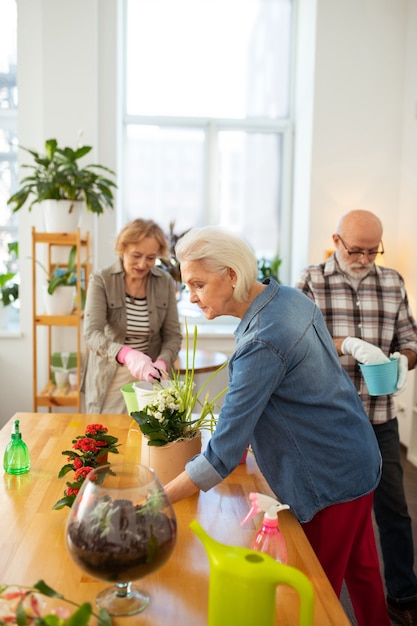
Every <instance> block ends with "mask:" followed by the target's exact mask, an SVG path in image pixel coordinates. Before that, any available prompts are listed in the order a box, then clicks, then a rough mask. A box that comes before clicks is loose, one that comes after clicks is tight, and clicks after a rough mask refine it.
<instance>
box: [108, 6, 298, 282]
mask: <svg viewBox="0 0 417 626" xmlns="http://www.w3.org/2000/svg"><path fill="white" fill-rule="evenodd" d="M292 3H293V6H292V15H291V33H290V37H291V49H290V67H289V85H288V89H289V98H288V101H289V105H288V116H287V117H281V118H276V119H272V118H267V117H257V118H234V119H232V118H217V117H216V118H212V117H186V116H159V115H132V114H129V113H127V102H126V91H127V90H126V88H125V85H126V67H127V64H126V57H127V49H126V45H125V42H127V36H126V29H127V4H128V0H123V5H122V6H123V10H122V26H121V28H122V42H123V43H122V45H123V49H122V54H121V59H122V64H123V65H122V72H121V76H122V85H121V108H122V116H121V118H122V122H121V126H122V133H121V137H122V142H123V144H124V142H125V138H126V129H127V127H129V126H156V127H160V128H171V129H198V130H201V131H203V132H204V134H205V137H206V143H205V145H206V158H205V172H204V176H205V177H206V178H205V180H206V181H207V189H206V191H205V192H204V193H205V196H204V206H203V212H204V219H205V221H206V223H210V216H211V215H213V214H214V215H215V214H216V212H217V211H216V205H217V200H218V198H217V190H218V185H217V184H216V183H217V178H216V172H215V165H214V164H215V163H216V158H217V135H218V133H219V132H221V131H241V132H246V133H269V134H279V135H280V136H281V138H282V171H281V180H280V185H281V194H280V196H281V197H280V214H279V223H280V228H279V236H278V242H277V254H278V255H279V257H280V258H282V259H283V263H282V265H281V267H280V280H281V282H282V283H286V284H288V283H289V278H290V265H291V263H290V260H291V253H292V250H291V248H292V246H291V241H292V228H291V225H292V195H293V194H292V191H293V190H292V181H293V170H294V162H293V154H294V112H293V111H294V85H295V50H296V43H295V36H296V10H297V0H292ZM123 152H124V150H123V148H122V150H121V154H123ZM123 169H124V167H123V158H122V160H121V170H122V171H123ZM122 179H123V173H122ZM119 197H120V201H121V202H120V205H121V207H122V209H121V211H122V215H121V216H120V217H121V221H122V223H124V222H125V221H126V215H125V214H123V207H124V206H125V202H124V190H123V189H120V190H119Z"/></svg>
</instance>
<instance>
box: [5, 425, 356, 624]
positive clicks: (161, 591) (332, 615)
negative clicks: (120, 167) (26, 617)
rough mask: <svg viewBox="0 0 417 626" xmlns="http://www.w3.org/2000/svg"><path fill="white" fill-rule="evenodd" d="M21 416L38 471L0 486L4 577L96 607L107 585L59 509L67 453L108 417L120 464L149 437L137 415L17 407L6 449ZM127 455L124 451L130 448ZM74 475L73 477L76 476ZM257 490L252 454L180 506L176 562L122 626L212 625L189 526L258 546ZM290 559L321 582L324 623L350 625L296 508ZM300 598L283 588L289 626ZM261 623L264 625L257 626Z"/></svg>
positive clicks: (281, 618) (318, 620)
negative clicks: (85, 559)
mask: <svg viewBox="0 0 417 626" xmlns="http://www.w3.org/2000/svg"><path fill="white" fill-rule="evenodd" d="M13 419H19V420H20V427H21V432H22V435H23V439H24V441H26V443H27V445H28V447H29V450H30V455H31V469H30V472H29V473H27V474H23V475H21V476H10V475H8V474H4V475H3V477H2V481H1V483H0V511H1V515H0V583H6V584H24V585H33V584H34V583H35V582H37V581H38V580H39V579H43V580H45V582H46V583H47V584H49V585H50V586H51V587H53V588H54V589H55V590H57V591H59V592H61V593H63V594H64V595H65V596H66V597H67V598H70V599H72V600H75V601H76V602H83V601H90V602H92V603H93V604H94V598H95V596H96V594H97V593H98V592H99V591H100V590H101V589H103V588H104V587H105V586H107V585H106V583H104V582H100V581H96V580H94V579H93V578H91V577H90V576H87V575H86V574H84V573H83V572H82V571H81V570H80V569H78V568H77V567H76V565H74V564H73V562H72V561H71V559H70V557H69V555H68V553H67V551H66V548H65V540H64V528H65V522H66V519H67V516H68V511H69V509H68V508H65V509H62V510H60V511H55V510H52V506H53V504H54V503H55V502H56V501H57V500H58V499H59V498H60V497H61V496H62V495H63V490H64V487H65V479H59V478H57V473H58V471H59V469H60V468H61V466H62V465H63V464H64V462H65V460H66V459H65V457H64V456H63V455H62V454H61V452H62V450H65V449H70V448H71V445H72V444H71V442H72V440H73V439H74V438H75V437H76V436H77V435H81V434H83V433H84V429H85V425H86V424H89V423H97V422H98V423H102V424H104V425H105V426H107V427H108V428H109V434H112V435H114V436H116V437H119V441H120V443H121V444H122V446H121V448H120V452H121V454H120V455H119V456H115V455H110V458H109V460H110V462H117V461H118V460H122V457H123V458H124V459H126V460H128V461H136V460H137V459H138V458H139V446H140V443H139V442H140V436H139V433H138V432H137V431H136V430H135V429H134V428H132V429H130V426H131V424H132V423H131V420H130V417H128V416H127V415H81V414H70V415H64V414H52V413H17V414H16V415H15V416H14V417H13V418H12V419H11V420H10V421H9V423H8V424H6V425H5V426H4V428H3V429H2V430H1V431H0V454H1V455H3V453H4V449H5V447H6V445H7V443H8V441H9V439H10V433H11V430H12V422H13ZM122 453H123V454H122ZM70 476H71V475H70ZM250 491H259V492H262V493H270V492H269V489H268V488H267V486H266V485H265V482H264V479H263V477H262V475H261V474H260V472H259V469H258V467H257V465H256V462H255V460H254V458H253V456H252V455H248V459H247V462H246V464H244V465H240V466H239V467H237V468H236V470H235V471H234V472H233V473H232V474H231V475H230V476H229V477H228V478H227V479H226V480H225V481H223V483H222V484H220V485H218V486H217V487H215V488H214V489H211V490H210V491H209V492H207V493H200V494H198V495H195V496H193V497H191V498H188V499H186V500H183V501H182V502H178V503H177V504H175V505H174V509H175V513H176V516H177V522H178V540H177V545H176V548H175V551H174V554H173V556H172V557H171V559H170V560H169V561H168V562H167V563H166V564H165V565H164V566H163V567H162V568H161V569H160V570H159V571H157V572H155V573H154V574H152V575H150V576H148V577H146V578H145V579H144V580H143V586H144V587H146V588H147V589H148V590H149V591H150V593H151V598H152V599H151V603H150V605H149V606H148V607H147V609H146V610H145V611H144V612H143V613H141V614H139V615H136V616H134V617H123V618H113V624H114V625H115V626H133V625H134V624H135V625H139V624H140V625H143V626H177V625H180V624H181V626H203V625H206V624H207V598H208V580H209V566H208V559H207V555H206V552H205V550H204V548H203V545H202V544H201V542H200V540H199V539H198V538H197V537H196V535H195V534H194V533H193V532H192V531H191V530H190V528H189V523H190V522H191V521H192V520H193V519H198V520H199V521H200V523H201V525H202V526H203V528H204V529H205V530H206V531H207V532H208V533H209V534H210V535H211V536H212V537H214V538H215V539H217V540H218V541H221V542H222V543H225V544H229V545H244V546H249V545H250V542H251V540H252V538H253V536H254V534H255V532H256V530H257V529H258V528H259V526H260V523H261V517H260V516H259V515H258V516H256V519H255V520H251V521H250V522H248V523H247V524H246V525H245V526H244V527H241V526H240V521H241V520H242V519H243V518H244V517H245V515H246V513H247V511H248V507H249V499H248V494H249V492H250ZM280 520H281V523H280V527H281V530H282V531H283V533H284V536H285V539H286V542H287V549H288V559H289V563H290V564H291V565H293V566H295V567H297V568H299V569H300V570H302V571H303V572H304V573H305V574H306V575H307V576H308V578H309V579H310V580H311V581H312V583H313V586H314V589H315V593H316V602H315V621H314V624H315V625H316V626H349V624H350V622H349V620H348V619H347V617H346V614H345V613H344V611H343V608H342V606H341V605H340V603H339V601H338V599H337V597H336V595H335V594H334V592H333V590H332V588H331V586H330V584H329V582H328V580H327V578H326V576H325V574H324V572H323V570H322V568H321V566H320V564H319V563H318V561H317V559H316V557H315V555H314V553H313V551H312V549H311V547H310V544H309V543H308V541H307V539H306V537H305V535H304V533H303V531H302V529H301V527H300V525H299V523H298V522H297V520H296V519H295V517H294V516H293V515H292V513H291V512H290V511H283V512H281V513H280ZM298 605H299V600H298V596H297V594H296V592H295V591H294V590H292V589H290V588H288V587H286V586H280V587H279V588H278V590H277V621H276V624H277V625H279V626H295V625H296V624H298ZM254 626H262V625H261V624H259V625H258V624H256V625H255V624H254Z"/></svg>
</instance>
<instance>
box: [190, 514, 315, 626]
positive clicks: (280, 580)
mask: <svg viewBox="0 0 417 626" xmlns="http://www.w3.org/2000/svg"><path fill="white" fill-rule="evenodd" d="M190 528H191V530H192V531H193V532H194V533H195V534H196V535H197V536H198V537H199V539H200V540H201V542H202V544H203V546H204V548H205V550H206V552H207V556H208V559H209V563H210V582H209V607H208V622H207V626H230V624H239V626H254V625H255V624H256V626H275V615H276V609H275V604H276V600H275V595H276V594H275V591H276V586H277V585H279V584H285V585H289V586H290V587H293V588H294V589H295V590H296V591H297V592H298V594H299V596H300V619H299V626H312V625H313V609H314V590H313V585H312V584H311V582H310V581H309V580H308V578H307V577H306V576H305V575H304V574H303V573H302V572H300V571H299V570H297V569H295V567H291V566H289V565H284V564H283V563H278V562H277V561H275V560H274V559H273V558H272V557H271V556H269V554H265V553H263V552H257V551H256V550H249V549H248V548H243V547H239V546H226V545H224V544H222V543H219V542H218V541H216V540H215V539H213V538H212V537H210V535H208V534H207V533H206V531H205V530H204V529H203V528H202V527H201V525H200V524H199V522H198V521H197V520H194V521H192V522H191V524H190Z"/></svg>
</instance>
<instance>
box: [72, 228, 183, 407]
mask: <svg viewBox="0 0 417 626" xmlns="http://www.w3.org/2000/svg"><path fill="white" fill-rule="evenodd" d="M115 251H116V254H117V255H118V257H119V258H118V259H117V260H116V261H115V263H113V264H112V265H110V266H109V267H106V268H105V269H103V270H102V271H100V272H97V273H94V274H93V275H92V276H91V277H90V281H89V285H88V291H87V301H86V306H85V321H84V339H85V343H86V347H87V357H86V364H85V368H84V375H83V381H82V385H81V390H82V391H83V392H84V393H85V405H86V406H85V408H86V412H87V413H125V412H126V406H125V404H124V400H123V396H122V394H121V391H120V388H121V387H122V386H123V385H125V384H127V383H129V382H133V381H135V380H143V381H148V382H152V381H154V380H158V379H159V378H160V377H161V372H170V371H171V369H172V367H173V366H174V362H175V359H176V358H177V356H178V352H179V350H180V347H181V340H182V336H181V328H180V324H179V320H178V310H177V302H176V296H175V285H174V281H173V280H172V278H171V276H170V275H169V274H168V273H167V272H165V271H164V270H162V269H161V268H159V267H155V261H156V260H157V258H158V257H167V256H168V242H167V240H166V237H165V234H164V233H163V231H162V229H161V228H160V227H159V226H158V225H157V224H156V223H155V222H153V221H152V220H143V219H135V220H133V221H131V222H129V223H128V224H126V225H125V226H124V228H123V229H122V230H121V231H120V233H119V235H118V237H117V239H116V243H115Z"/></svg>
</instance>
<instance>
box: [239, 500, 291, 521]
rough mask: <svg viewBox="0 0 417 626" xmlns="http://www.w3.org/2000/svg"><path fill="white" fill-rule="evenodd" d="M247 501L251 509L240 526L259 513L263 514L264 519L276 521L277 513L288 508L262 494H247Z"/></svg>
mask: <svg viewBox="0 0 417 626" xmlns="http://www.w3.org/2000/svg"><path fill="white" fill-rule="evenodd" d="M249 499H250V501H251V502H252V507H251V509H250V511H249V513H248V514H247V516H246V517H245V519H244V520H243V521H242V522H241V523H240V525H241V526H243V524H245V523H246V522H248V521H249V520H250V519H252V517H254V516H255V515H256V514H257V513H259V512H260V511H263V512H264V513H265V517H266V519H276V517H277V513H279V511H283V510H284V509H289V508H290V507H289V506H288V504H282V503H281V502H280V501H279V500H276V499H275V498H271V496H266V495H264V494H262V493H255V492H251V493H250V494H249Z"/></svg>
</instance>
